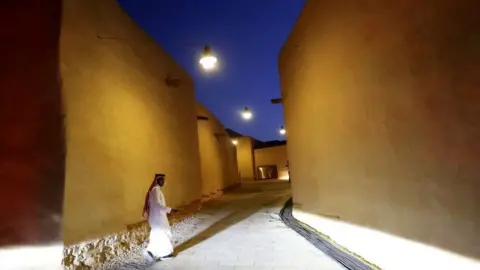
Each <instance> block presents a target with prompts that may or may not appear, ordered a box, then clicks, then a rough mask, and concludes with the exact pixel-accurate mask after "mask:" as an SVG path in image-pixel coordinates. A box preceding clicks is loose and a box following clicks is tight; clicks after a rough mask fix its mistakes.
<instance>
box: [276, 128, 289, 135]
mask: <svg viewBox="0 0 480 270" xmlns="http://www.w3.org/2000/svg"><path fill="white" fill-rule="evenodd" d="M278 132H279V133H280V135H285V133H287V131H286V130H285V128H284V127H283V126H281V127H280V130H279V131H278Z"/></svg>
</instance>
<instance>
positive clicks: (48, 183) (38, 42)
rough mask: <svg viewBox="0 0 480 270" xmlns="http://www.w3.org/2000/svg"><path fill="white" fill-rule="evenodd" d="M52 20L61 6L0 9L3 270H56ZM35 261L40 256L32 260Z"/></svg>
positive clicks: (55, 36)
mask: <svg viewBox="0 0 480 270" xmlns="http://www.w3.org/2000/svg"><path fill="white" fill-rule="evenodd" d="M60 20H61V1H55V0H52V1H43V2H42V3H40V2H39V1H19V2H11V3H8V4H6V5H3V6H2V8H1V9H0V21H1V23H0V40H1V42H0V59H1V64H0V65H1V68H0V123H1V127H0V179H1V181H2V187H1V188H0V198H1V200H2V203H1V206H0V221H1V222H0V261H1V267H0V268H3V269H25V267H33V268H35V269H39V268H38V267H39V265H42V266H47V267H50V269H55V268H54V266H55V265H60V260H61V256H62V253H61V252H62V249H61V243H60V242H61V220H62V201H63V189H64V158H63V155H64V138H63V123H62V117H61V110H62V109H61V97H60V79H59V78H60V77H59V67H58V47H59V36H60ZM53 243H57V244H59V245H60V248H58V249H57V248H55V249H52V252H45V251H46V250H47V249H48V248H46V247H45V245H51V244H53ZM27 246H28V247H29V249H25V247H27ZM12 247H15V248H13V249H11V248H12ZM5 249H9V250H8V251H6V250H5ZM17 252H20V253H21V254H17ZM39 254H42V255H47V257H43V258H42V257H33V256H35V255H39ZM22 256H23V258H24V257H28V258H32V260H27V261H25V260H22V259H21V258H22ZM30 256H31V257H30Z"/></svg>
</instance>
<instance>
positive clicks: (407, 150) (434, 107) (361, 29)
mask: <svg viewBox="0 0 480 270" xmlns="http://www.w3.org/2000/svg"><path fill="white" fill-rule="evenodd" d="M367 2H368V3H365V2H362V3H360V2H358V1H347V0H345V1H338V0H337V1H334V0H323V1H317V0H309V1H307V3H306V6H305V8H304V10H303V12H302V14H301V16H300V18H299V20H298V22H297V24H296V25H295V27H294V29H293V31H292V33H291V35H290V37H289V38H288V40H287V42H286V44H285V45H284V47H283V49H282V51H281V54H280V57H279V72H280V74H281V84H282V95H283V98H284V100H285V102H284V103H285V115H286V126H288V134H287V135H288V146H287V147H288V153H289V159H290V165H291V174H292V179H293V180H292V187H293V195H294V200H295V202H296V203H297V204H299V206H300V207H301V208H303V209H304V210H306V211H308V212H311V213H317V214H325V215H335V216H339V217H340V220H342V221H346V222H348V223H351V224H356V225H361V226H364V227H369V228H372V229H375V230H378V231H382V232H386V233H389V234H392V235H395V236H400V237H402V238H406V239H410V240H413V241H416V242H420V243H424V244H428V245H431V246H435V247H438V248H441V249H444V250H449V251H452V252H455V253H458V254H462V255H465V256H469V257H473V258H477V259H478V258H480V245H479V239H480V238H479V237H480V208H479V207H478V205H480V196H478V190H480V168H479V164H480V140H479V138H480V117H479V115H480V92H479V91H478V85H479V84H480V32H479V31H478V29H479V28H480V19H479V18H478V14H477V12H476V11H477V10H478V7H476V6H477V5H478V4H476V2H475V1H473V0H471V1H468V0H467V1H460V2H458V1H453V0H447V1H428V0H421V1H418V0H416V1H413V0H407V1H367ZM320 230H321V228H320ZM363 244H364V245H369V244H370V243H369V242H365V243H363ZM379 248H380V249H381V248H387V249H388V248H389V247H388V246H380V247H379ZM406 251H408V250H402V252H406ZM357 252H359V253H360V255H362V254H361V251H357ZM402 258H403V257H402ZM398 259H399V260H400V259H401V258H398Z"/></svg>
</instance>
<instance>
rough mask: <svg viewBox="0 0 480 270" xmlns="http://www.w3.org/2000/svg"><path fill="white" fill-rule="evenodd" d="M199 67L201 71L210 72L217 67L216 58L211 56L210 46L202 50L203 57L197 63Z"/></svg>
mask: <svg viewBox="0 0 480 270" xmlns="http://www.w3.org/2000/svg"><path fill="white" fill-rule="evenodd" d="M199 63H200V65H202V67H203V69H205V70H207V71H208V70H212V69H214V68H215V67H216V66H217V57H215V56H214V55H213V54H212V48H210V46H208V45H205V47H204V48H203V55H202V57H201V58H200V61H199Z"/></svg>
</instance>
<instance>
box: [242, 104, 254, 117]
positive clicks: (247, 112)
mask: <svg viewBox="0 0 480 270" xmlns="http://www.w3.org/2000/svg"><path fill="white" fill-rule="evenodd" d="M252 116H253V114H252V112H251V111H250V110H249V109H248V107H245V109H243V112H242V117H243V119H245V120H250V119H252Z"/></svg>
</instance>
